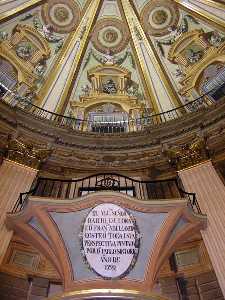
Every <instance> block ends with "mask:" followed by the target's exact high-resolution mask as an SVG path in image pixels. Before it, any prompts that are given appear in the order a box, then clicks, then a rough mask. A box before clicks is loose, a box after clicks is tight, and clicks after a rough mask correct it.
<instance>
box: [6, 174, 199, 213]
mask: <svg viewBox="0 0 225 300" xmlns="http://www.w3.org/2000/svg"><path fill="white" fill-rule="evenodd" d="M98 191H116V192H120V193H124V194H126V195H128V196H131V197H135V198H137V199H139V200H141V201H151V200H157V199H158V200H159V199H160V200H163V199H167V200H168V199H180V198H186V199H187V200H188V205H189V206H190V207H191V208H192V209H193V211H194V212H195V213H197V214H201V210H200V207H199V205H198V202H197V200H196V196H195V194H194V193H187V192H185V191H184V190H183V189H182V188H181V187H180V183H179V182H178V180H177V179H168V180H157V181H141V180H137V179H134V178H130V177H127V176H123V175H119V174H116V173H104V174H96V175H91V176H88V177H85V178H81V179H76V180H60V179H50V178H38V179H37V182H36V184H35V186H34V188H33V189H32V190H30V191H29V192H26V193H21V194H20V197H19V199H18V201H17V203H16V204H15V206H14V208H13V211H12V212H13V213H16V212H19V211H21V210H22V209H23V208H24V207H25V205H26V203H27V201H28V198H29V196H39V197H47V198H54V199H68V200H69V199H74V198H77V197H80V196H84V195H87V194H90V193H94V192H98Z"/></svg>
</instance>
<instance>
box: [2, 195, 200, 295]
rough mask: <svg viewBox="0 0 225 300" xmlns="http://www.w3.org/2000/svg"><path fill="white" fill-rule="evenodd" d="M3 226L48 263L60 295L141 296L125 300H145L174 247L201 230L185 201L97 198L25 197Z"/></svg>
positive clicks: (123, 197)
mask: <svg viewBox="0 0 225 300" xmlns="http://www.w3.org/2000/svg"><path fill="white" fill-rule="evenodd" d="M7 225H8V227H9V228H11V229H13V230H14V231H15V232H16V233H17V234H18V235H20V236H21V237H22V238H24V239H25V240H26V241H27V242H28V243H31V244H32V245H33V246H34V247H35V248H37V249H38V250H39V251H40V252H41V253H43V254H44V255H45V256H46V257H47V258H48V259H49V260H50V261H51V262H52V264H53V265H54V266H55V268H56V270H57V271H58V273H59V275H60V276H61V278H62V281H63V285H64V290H65V292H67V293H69V292H71V293H72V292H74V291H75V292H76V293H77V292H78V291H84V290H85V291H93V290H95V291H96V289H98V290H99V291H103V290H104V291H106V290H107V289H111V290H114V291H116V290H117V291H118V290H119V289H121V290H123V291H128V290H131V287H132V291H133V294H134V295H135V294H136V296H137V295H139V296H140V295H142V296H141V298H140V297H139V298H134V297H131V298H129V299H145V296H143V295H144V294H145V293H151V292H152V289H153V286H154V284H155V282H156V280H157V276H158V273H159V270H160V268H161V266H162V264H163V263H164V261H165V260H166V259H167V258H168V257H169V256H170V255H171V253H172V252H173V250H174V248H175V247H176V245H177V243H178V242H180V241H181V240H182V239H185V238H187V237H188V236H189V235H190V234H194V233H195V232H198V231H199V230H202V229H204V228H205V226H206V217H205V216H202V215H196V214H194V213H193V211H192V210H191V208H190V207H189V206H188V203H187V200H185V199H174V200H168V201H154V200H151V201H144V202H142V201H140V200H137V199H135V198H133V197H129V196H128V195H125V194H122V193H116V192H98V193H92V194H89V195H86V196H82V197H80V198H77V199H74V200H69V201H68V200H63V199H62V200H59V199H57V200H54V199H46V198H39V197H30V199H29V201H28V204H27V206H26V207H25V208H24V210H23V211H22V212H20V213H17V214H9V215H8V217H7ZM65 295H66V294H65ZM71 295H72V294H71ZM149 295H150V294H149ZM92 296H93V295H92ZM55 299H78V298H76V297H75V298H68V297H66V296H65V298H63V297H61V298H55ZM85 299H87V298H85ZM146 299H149V300H150V299H162V298H154V297H153V298H151V297H150V296H149V297H147V298H146Z"/></svg>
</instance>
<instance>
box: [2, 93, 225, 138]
mask: <svg viewBox="0 0 225 300" xmlns="http://www.w3.org/2000/svg"><path fill="white" fill-rule="evenodd" d="M215 91H217V92H218V88H217V89H216V90H215V89H213V90H211V91H210V92H208V93H207V94H205V95H203V96H201V97H199V98H197V99H195V100H193V101H191V102H188V103H186V104H184V105H182V106H179V107H177V108H174V109H171V110H168V111H166V112H162V113H158V114H153V115H147V116H143V117H141V118H137V119H132V118H130V119H127V120H122V121H115V122H99V121H98V122H95V121H92V120H85V119H78V118H73V117H69V116H64V115H60V114H57V113H54V112H51V111H48V110H46V109H43V108H41V107H38V106H36V105H35V104H33V103H32V102H31V100H28V99H27V98H25V97H20V96H18V95H15V94H14V96H13V97H12V98H11V99H10V100H8V101H7V104H9V105H10V106H12V107H17V108H19V109H23V110H25V111H27V112H29V113H30V114H32V115H33V116H34V117H37V118H40V119H45V120H48V121H50V122H51V123H52V124H53V125H56V126H60V127H64V128H68V129H72V130H76V131H88V132H93V133H106V134H107V133H109V134H112V133H113V134H114V133H119V134H120V133H124V132H136V131H142V130H145V129H146V128H148V127H151V126H153V125H159V124H163V123H165V122H168V121H171V120H174V119H178V118H180V117H182V116H183V115H184V114H186V113H188V112H196V111H198V110H200V109H204V108H207V107H209V106H211V105H213V101H212V100H210V99H211V95H212V94H213V93H214V92H215ZM8 93H10V92H9V91H8ZM223 96H225V92H224V91H223V90H221V98H223Z"/></svg>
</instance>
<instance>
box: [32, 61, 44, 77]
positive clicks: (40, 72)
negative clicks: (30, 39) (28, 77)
mask: <svg viewBox="0 0 225 300" xmlns="http://www.w3.org/2000/svg"><path fill="white" fill-rule="evenodd" d="M45 71H46V62H45V61H43V62H40V63H38V64H37V66H36V67H35V70H34V73H35V74H37V75H38V76H40V77H42V76H43V75H44V73H45Z"/></svg>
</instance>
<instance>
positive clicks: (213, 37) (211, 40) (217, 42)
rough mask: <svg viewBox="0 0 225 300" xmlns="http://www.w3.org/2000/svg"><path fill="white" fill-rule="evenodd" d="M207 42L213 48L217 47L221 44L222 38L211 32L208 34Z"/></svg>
mask: <svg viewBox="0 0 225 300" xmlns="http://www.w3.org/2000/svg"><path fill="white" fill-rule="evenodd" d="M208 41H209V43H210V44H211V45H212V46H213V47H219V46H220V45H221V44H222V42H223V41H224V38H222V37H221V36H220V35H219V33H218V32H216V31H213V32H212V33H211V34H210V36H209V38H208Z"/></svg>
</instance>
